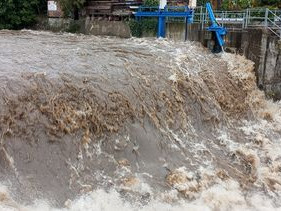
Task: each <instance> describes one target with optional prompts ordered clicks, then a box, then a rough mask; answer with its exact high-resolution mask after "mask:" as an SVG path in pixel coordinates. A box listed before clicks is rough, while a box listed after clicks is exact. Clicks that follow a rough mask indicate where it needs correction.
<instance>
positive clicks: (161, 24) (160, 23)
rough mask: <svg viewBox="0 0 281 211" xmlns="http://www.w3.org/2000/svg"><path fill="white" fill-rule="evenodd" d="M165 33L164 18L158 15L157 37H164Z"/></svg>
mask: <svg viewBox="0 0 281 211" xmlns="http://www.w3.org/2000/svg"><path fill="white" fill-rule="evenodd" d="M165 35H166V18H165V17H164V16H159V17H158V31H157V37H158V38H159V37H163V38H164V37H165Z"/></svg>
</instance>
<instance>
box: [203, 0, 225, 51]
mask: <svg viewBox="0 0 281 211" xmlns="http://www.w3.org/2000/svg"><path fill="white" fill-rule="evenodd" d="M206 8H207V11H208V14H209V17H210V20H211V23H212V25H211V26H210V27H208V28H207V30H208V31H213V32H215V34H216V38H217V41H218V43H219V45H220V47H223V46H224V44H225V42H224V40H223V37H224V36H225V35H226V34H227V30H226V28H224V27H222V26H220V25H219V24H218V22H217V20H216V17H215V15H214V12H213V9H212V5H211V4H210V3H206Z"/></svg>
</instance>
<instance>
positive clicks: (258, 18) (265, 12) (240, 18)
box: [193, 7, 281, 39]
mask: <svg viewBox="0 0 281 211" xmlns="http://www.w3.org/2000/svg"><path fill="white" fill-rule="evenodd" d="M214 15H215V17H216V20H217V21H218V23H219V24H221V25H222V26H224V24H231V25H232V26H233V29H237V30H239V29H240V30H241V29H245V28H266V29H268V30H269V31H271V32H272V34H274V35H275V36H277V37H279V39H281V10H270V9H268V8H259V9H255V8H254V9H246V10H241V11H214ZM193 22H194V23H200V24H201V26H202V28H205V27H206V25H208V24H209V23H210V19H209V15H208V11H207V8H205V7H197V8H196V9H195V12H194V18H193Z"/></svg>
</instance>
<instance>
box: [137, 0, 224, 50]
mask: <svg viewBox="0 0 281 211" xmlns="http://www.w3.org/2000/svg"><path fill="white" fill-rule="evenodd" d="M206 8H207V11H208V14H209V17H210V21H211V24H212V25H211V26H210V27H208V28H207V30H208V31H212V32H214V33H215V35H216V39H217V42H218V44H219V46H220V47H221V49H222V47H223V46H224V44H225V42H224V40H223V37H224V36H225V35H226V33H227V30H226V28H224V27H222V26H220V25H219V24H218V22H217V20H216V17H215V15H214V12H213V9H212V5H211V3H206ZM193 14H194V10H193V9H190V8H189V7H188V6H184V7H167V6H166V7H165V8H164V9H160V8H159V7H139V10H138V11H137V12H136V13H135V16H136V18H137V19H138V20H139V19H140V18H141V17H158V31H157V37H165V34H166V17H183V18H185V20H186V26H187V24H188V23H192V22H193ZM186 36H187V27H186Z"/></svg>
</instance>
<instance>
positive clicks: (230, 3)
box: [197, 0, 281, 10]
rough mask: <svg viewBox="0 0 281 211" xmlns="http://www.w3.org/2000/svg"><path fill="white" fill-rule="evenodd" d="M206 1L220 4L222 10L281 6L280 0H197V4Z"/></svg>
mask: <svg viewBox="0 0 281 211" xmlns="http://www.w3.org/2000/svg"><path fill="white" fill-rule="evenodd" d="M206 2H212V3H214V2H216V3H218V5H221V7H222V8H218V9H224V10H239V9H245V8H252V7H270V8H277V7H279V8H281V0H214V1H210V0H198V1H197V4H198V5H199V6H204V5H205V4H206Z"/></svg>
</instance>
